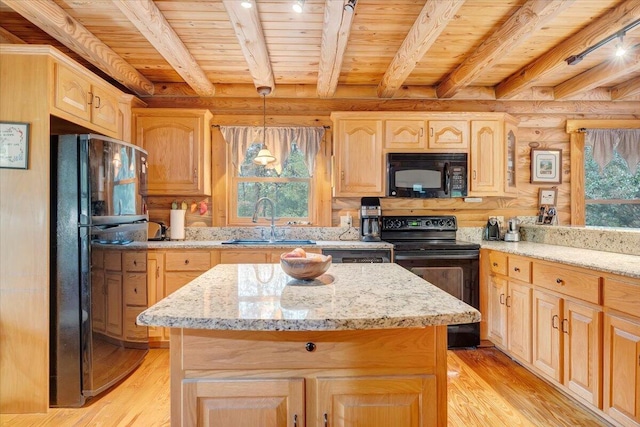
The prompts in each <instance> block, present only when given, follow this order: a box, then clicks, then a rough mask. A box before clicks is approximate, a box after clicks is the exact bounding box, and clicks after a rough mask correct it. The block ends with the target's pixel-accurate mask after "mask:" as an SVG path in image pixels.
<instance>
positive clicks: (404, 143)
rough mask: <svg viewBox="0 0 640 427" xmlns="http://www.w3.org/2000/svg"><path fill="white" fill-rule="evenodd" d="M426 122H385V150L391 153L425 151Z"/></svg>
mask: <svg viewBox="0 0 640 427" xmlns="http://www.w3.org/2000/svg"><path fill="white" fill-rule="evenodd" d="M424 125H425V122H424V120H385V121H384V148H386V149H387V150H390V151H399V150H402V151H407V150H409V151H413V150H416V151H424V147H425V139H426V138H425V132H424Z"/></svg>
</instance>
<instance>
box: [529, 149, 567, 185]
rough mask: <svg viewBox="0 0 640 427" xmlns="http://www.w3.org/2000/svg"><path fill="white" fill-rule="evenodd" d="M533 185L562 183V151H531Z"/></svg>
mask: <svg viewBox="0 0 640 427" xmlns="http://www.w3.org/2000/svg"><path fill="white" fill-rule="evenodd" d="M531 183H532V184H561V183H562V150H556V149H547V150H540V149H537V148H532V149H531Z"/></svg>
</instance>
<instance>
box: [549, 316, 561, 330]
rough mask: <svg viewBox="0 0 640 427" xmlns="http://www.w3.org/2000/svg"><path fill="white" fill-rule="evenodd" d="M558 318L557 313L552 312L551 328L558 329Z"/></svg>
mask: <svg viewBox="0 0 640 427" xmlns="http://www.w3.org/2000/svg"><path fill="white" fill-rule="evenodd" d="M558 319H560V317H558V315H557V314H554V315H553V317H552V318H551V327H552V328H553V329H558Z"/></svg>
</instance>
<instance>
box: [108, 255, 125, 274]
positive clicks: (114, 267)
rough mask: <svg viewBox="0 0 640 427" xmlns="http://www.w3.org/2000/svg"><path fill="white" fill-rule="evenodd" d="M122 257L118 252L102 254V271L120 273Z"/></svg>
mask: <svg viewBox="0 0 640 427" xmlns="http://www.w3.org/2000/svg"><path fill="white" fill-rule="evenodd" d="M120 255H122V254H121V253H120V252H105V253H104V269H105V270H111V271H122V257H121V256H120Z"/></svg>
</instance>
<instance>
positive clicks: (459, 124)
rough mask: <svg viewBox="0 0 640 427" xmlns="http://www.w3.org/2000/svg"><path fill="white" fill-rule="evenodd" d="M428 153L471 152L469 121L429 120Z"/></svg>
mask: <svg viewBox="0 0 640 427" xmlns="http://www.w3.org/2000/svg"><path fill="white" fill-rule="evenodd" d="M428 129H429V135H428V138H427V141H428V143H427V151H432V152H438V151H439V152H446V153H452V152H463V153H466V152H467V151H468V150H469V121H468V120H429V127H428Z"/></svg>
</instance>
